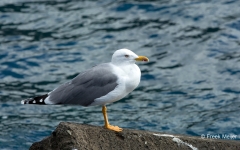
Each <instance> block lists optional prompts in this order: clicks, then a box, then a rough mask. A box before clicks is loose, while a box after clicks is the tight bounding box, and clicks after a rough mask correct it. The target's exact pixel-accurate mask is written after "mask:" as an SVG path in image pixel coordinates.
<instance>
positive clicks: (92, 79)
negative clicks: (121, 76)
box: [49, 63, 118, 106]
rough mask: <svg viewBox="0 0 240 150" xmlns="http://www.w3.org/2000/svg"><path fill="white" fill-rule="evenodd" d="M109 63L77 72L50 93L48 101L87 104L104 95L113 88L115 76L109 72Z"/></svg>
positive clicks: (115, 84) (115, 80)
mask: <svg viewBox="0 0 240 150" xmlns="http://www.w3.org/2000/svg"><path fill="white" fill-rule="evenodd" d="M111 70H112V68H111V66H110V65H109V64H107V63H106V64H101V65H98V66H96V67H93V68H92V69H89V70H87V71H85V72H84V73H82V74H79V75H78V76H77V77H75V78H74V79H73V80H72V81H71V82H67V83H65V84H63V85H61V86H59V87H58V88H56V89H55V90H53V91H52V92H51V93H49V96H50V101H51V102H52V103H54V104H78V105H82V106H88V105H90V104H91V103H93V102H94V100H95V99H96V98H99V97H101V96H104V95H106V94H108V93H109V92H111V91H112V90H114V89H115V87H116V86H117V85H118V84H117V76H116V75H115V74H113V73H112V72H111Z"/></svg>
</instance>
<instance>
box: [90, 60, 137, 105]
mask: <svg viewBox="0 0 240 150" xmlns="http://www.w3.org/2000/svg"><path fill="white" fill-rule="evenodd" d="M113 73H114V74H116V75H117V77H118V81H117V83H118V85H117V87H116V88H115V89H114V90H113V91H111V92H109V93H108V94H107V95H105V96H102V97H100V98H97V99H95V100H94V102H93V103H92V104H91V105H105V104H106V103H112V102H115V101H118V100H120V99H122V98H123V97H125V96H126V95H128V94H129V93H130V92H132V91H133V90H134V89H135V88H136V87H137V86H138V84H139V82H140V76H141V72H140V69H139V67H138V66H137V65H136V64H131V65H124V66H114V67H113Z"/></svg>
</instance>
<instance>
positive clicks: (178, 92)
mask: <svg viewBox="0 0 240 150" xmlns="http://www.w3.org/2000/svg"><path fill="white" fill-rule="evenodd" d="M239 8H240V1H237V0H210V1H209V0H208V1H203V0H195V1H188V0H161V1H151V2H148V1H110V0H104V1H103V0H102V1H82V2H80V1H78V0H76V1H74V0H58V1H56V0H55V1H47V0H35V1H31V0H10V1H9V0H1V1H0V29H1V30H0V64H1V65H0V78H1V80H0V113H1V116H0V122H1V123H0V147H1V149H27V148H29V147H30V145H31V144H32V143H34V142H36V141H39V140H41V139H43V138H44V137H46V136H48V135H49V134H50V133H51V131H53V130H54V129H55V128H56V126H57V125H58V124H59V122H62V121H71V122H78V123H85V124H92V125H98V126H102V125H103V117H102V114H101V108H100V107H97V106H96V107H89V108H84V107H80V106H79V107H78V106H34V105H20V101H21V100H22V99H25V98H28V97H33V96H35V95H41V94H45V93H47V92H49V91H51V90H52V89H53V88H55V87H57V86H58V85H60V84H62V83H64V82H66V81H69V80H70V79H72V78H73V77H74V76H76V75H77V74H78V73H80V72H81V71H83V70H85V69H87V68H89V67H92V66H94V65H96V64H98V63H103V62H108V61H110V58H111V55H112V53H113V52H114V51H115V50H117V49H120V48H129V49H131V50H133V51H134V52H135V53H137V54H139V55H145V56H148V57H149V58H150V62H149V63H139V66H140V68H141V70H142V80H141V83H140V85H139V86H138V88H137V89H136V90H135V91H134V92H132V93H131V94H130V95H128V96H127V97H126V98H124V99H123V100H121V101H118V102H116V103H114V104H112V105H109V106H108V112H109V121H110V123H112V124H114V125H119V126H120V127H123V128H131V129H140V130H151V131H160V132H167V133H175V134H186V135H193V136H198V137H200V135H201V134H213V135H214V134H235V135H237V140H239V139H240V119H239V114H240V86H239V85H240V80H239V79H240V65H239V63H240V50H239V48H240V11H239Z"/></svg>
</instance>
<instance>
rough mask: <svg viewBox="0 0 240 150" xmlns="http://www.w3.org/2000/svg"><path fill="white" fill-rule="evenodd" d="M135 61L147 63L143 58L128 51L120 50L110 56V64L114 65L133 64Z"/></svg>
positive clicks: (146, 59)
mask: <svg viewBox="0 0 240 150" xmlns="http://www.w3.org/2000/svg"><path fill="white" fill-rule="evenodd" d="M136 61H149V60H148V58H147V57H145V56H138V55H136V54H135V53H134V52H132V51H131V50H129V49H120V50H117V51H115V52H114V54H113V55H112V63H114V64H123V63H128V64H133V63H135V62H136Z"/></svg>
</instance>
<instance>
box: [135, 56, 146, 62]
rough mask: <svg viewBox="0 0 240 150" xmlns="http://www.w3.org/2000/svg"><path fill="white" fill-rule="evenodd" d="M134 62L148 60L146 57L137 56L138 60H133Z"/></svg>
mask: <svg viewBox="0 0 240 150" xmlns="http://www.w3.org/2000/svg"><path fill="white" fill-rule="evenodd" d="M135 60H136V61H147V62H148V61H149V59H148V58H147V57H146V56H138V58H135Z"/></svg>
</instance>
